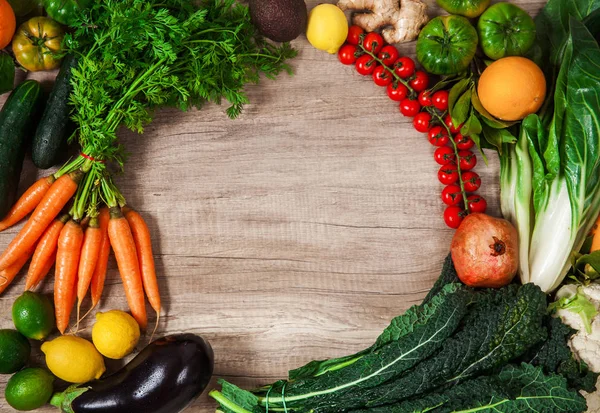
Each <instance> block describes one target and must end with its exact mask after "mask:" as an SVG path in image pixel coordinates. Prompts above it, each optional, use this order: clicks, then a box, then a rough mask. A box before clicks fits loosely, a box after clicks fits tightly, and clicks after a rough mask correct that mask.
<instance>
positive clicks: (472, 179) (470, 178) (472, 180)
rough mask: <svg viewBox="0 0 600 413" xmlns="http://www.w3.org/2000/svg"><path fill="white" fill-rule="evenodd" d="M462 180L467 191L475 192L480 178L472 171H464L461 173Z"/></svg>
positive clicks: (479, 184)
mask: <svg viewBox="0 0 600 413" xmlns="http://www.w3.org/2000/svg"><path fill="white" fill-rule="evenodd" d="M462 181H463V185H464V186H465V191H467V192H475V191H477V190H478V189H479V187H481V178H480V177H479V175H477V174H476V173H475V172H472V171H468V172H464V173H463V174H462Z"/></svg>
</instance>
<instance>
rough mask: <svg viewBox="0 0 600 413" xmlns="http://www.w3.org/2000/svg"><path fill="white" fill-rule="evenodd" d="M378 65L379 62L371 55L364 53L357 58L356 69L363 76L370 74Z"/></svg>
mask: <svg viewBox="0 0 600 413" xmlns="http://www.w3.org/2000/svg"><path fill="white" fill-rule="evenodd" d="M376 67H377V62H375V59H373V58H372V57H371V56H369V55H367V54H364V55H362V56H361V57H359V58H358V59H356V71H357V72H358V73H360V74H361V75H363V76H368V75H370V74H371V73H373V71H374V70H375V68H376Z"/></svg>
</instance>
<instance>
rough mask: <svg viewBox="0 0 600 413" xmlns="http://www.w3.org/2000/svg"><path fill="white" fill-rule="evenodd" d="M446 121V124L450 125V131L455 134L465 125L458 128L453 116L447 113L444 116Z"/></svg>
mask: <svg viewBox="0 0 600 413" xmlns="http://www.w3.org/2000/svg"><path fill="white" fill-rule="evenodd" d="M444 123H445V124H446V126H448V128H449V129H450V132H451V133H453V134H454V133H458V132H460V128H462V127H463V125H460V126H459V127H458V128H455V127H454V123H452V116H450V115H446V117H445V118H444Z"/></svg>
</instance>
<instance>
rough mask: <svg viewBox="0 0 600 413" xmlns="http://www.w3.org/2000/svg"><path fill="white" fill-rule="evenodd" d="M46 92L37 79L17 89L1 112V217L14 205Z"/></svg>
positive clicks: (26, 82) (28, 81) (22, 84)
mask: <svg viewBox="0 0 600 413" xmlns="http://www.w3.org/2000/svg"><path fill="white" fill-rule="evenodd" d="M43 97H44V93H43V92H42V87H41V85H40V84H39V83H38V82H36V81H35V80H26V81H25V82H23V83H21V84H20V85H19V86H17V87H16V88H15V89H14V90H13V91H12V93H11V94H10V96H9V97H8V99H7V100H6V103H5V104H4V107H3V108H2V111H0V217H4V216H5V215H6V213H7V212H8V210H9V209H10V207H11V206H12V205H13V203H14V202H15V198H16V196H17V186H18V185H19V176H20V175H21V169H22V168H23V159H25V150H26V148H27V145H28V143H29V141H30V139H31V135H32V133H33V131H34V128H35V124H36V122H37V120H38V115H39V113H40V112H41V110H42V106H43V103H44V102H43V101H44V99H43Z"/></svg>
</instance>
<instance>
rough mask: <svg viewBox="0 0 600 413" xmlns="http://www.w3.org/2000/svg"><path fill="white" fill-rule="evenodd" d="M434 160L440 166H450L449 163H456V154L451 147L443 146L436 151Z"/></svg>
mask: <svg viewBox="0 0 600 413" xmlns="http://www.w3.org/2000/svg"><path fill="white" fill-rule="evenodd" d="M433 159H435V161H436V162H437V163H438V164H440V165H448V164H449V163H455V162H456V154H455V153H454V150H453V149H452V148H451V147H449V146H442V147H439V148H437V149H436V150H435V152H434V153H433Z"/></svg>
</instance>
